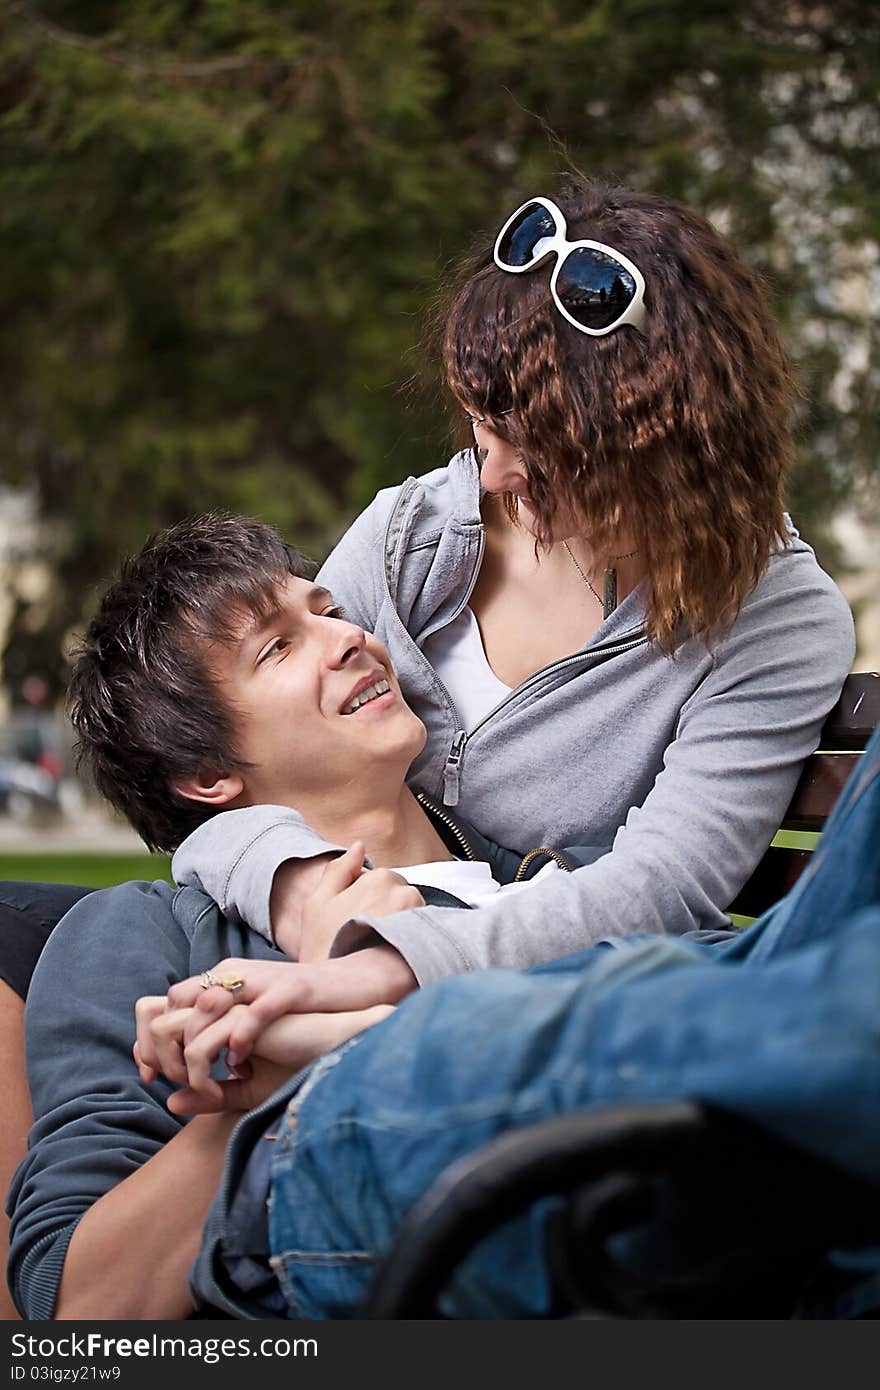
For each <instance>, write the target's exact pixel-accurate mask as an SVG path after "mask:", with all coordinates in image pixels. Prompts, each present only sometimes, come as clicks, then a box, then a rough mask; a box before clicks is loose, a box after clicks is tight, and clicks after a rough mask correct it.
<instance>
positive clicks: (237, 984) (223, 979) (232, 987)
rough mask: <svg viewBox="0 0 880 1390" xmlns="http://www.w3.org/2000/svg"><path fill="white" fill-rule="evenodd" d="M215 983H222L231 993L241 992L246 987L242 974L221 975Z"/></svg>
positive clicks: (222, 986) (223, 987)
mask: <svg viewBox="0 0 880 1390" xmlns="http://www.w3.org/2000/svg"><path fill="white" fill-rule="evenodd" d="M215 984H218V985H220V986H221V988H222V989H228V990H229V993H230V994H241V991H242V990H243V989H244V980H243V979H242V977H241V975H221V976H220V979H219V980H216V981H215Z"/></svg>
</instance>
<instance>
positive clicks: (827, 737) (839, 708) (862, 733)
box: [819, 671, 880, 752]
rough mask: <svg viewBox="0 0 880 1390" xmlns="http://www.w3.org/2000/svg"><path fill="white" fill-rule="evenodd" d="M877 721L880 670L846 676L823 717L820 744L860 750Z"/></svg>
mask: <svg viewBox="0 0 880 1390" xmlns="http://www.w3.org/2000/svg"><path fill="white" fill-rule="evenodd" d="M878 724H880V672H877V671H858V672H856V673H855V674H854V675H851V676H847V678H846V680H845V681H844V685H843V690H842V691H841V695H840V699H839V700H838V702H837V704H836V705H835V706H834V709H833V710H832V711H831V713H830V714H829V716H828V718H827V719H826V720H825V724H824V727H823V729H822V737H821V739H820V740H819V747H820V748H821V749H822V750H823V751H824V750H828V751H829V752H831V751H835V750H842V751H852V752H861V750H862V749H863V748H864V747H865V744H866V743H867V742H868V739H869V738H870V737H871V735H872V733H873V732H874V730H875V729H876V727H877V725H878Z"/></svg>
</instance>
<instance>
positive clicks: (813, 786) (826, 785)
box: [782, 753, 861, 830]
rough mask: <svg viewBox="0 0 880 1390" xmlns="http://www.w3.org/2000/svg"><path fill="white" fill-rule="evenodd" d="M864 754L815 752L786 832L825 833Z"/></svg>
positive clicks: (788, 815)
mask: <svg viewBox="0 0 880 1390" xmlns="http://www.w3.org/2000/svg"><path fill="white" fill-rule="evenodd" d="M860 757H861V754H860V753H814V754H813V756H812V757H811V758H809V759H808V760H807V762H806V764H805V766H804V770H803V772H802V773H801V776H800V781H799V782H798V784H797V787H796V788H795V793H794V796H793V797H792V799H791V803H790V805H789V808H788V810H787V811H786V813H785V819H784V820H783V822H782V829H783V830H821V829H822V827H823V825H824V824H825V820H826V818H827V817H828V816H829V815H830V814H831V809H832V807H833V806H834V803H835V801H836V800H837V798H838V796H839V795H840V793H841V790H842V788H843V784H844V782H845V781H846V779H847V777H848V776H849V774H850V773H851V772H852V770H853V768H854V767H855V765H856V763H857V762H858V760H859V758H860Z"/></svg>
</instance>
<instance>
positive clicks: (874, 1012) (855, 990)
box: [269, 732, 880, 1318]
mask: <svg viewBox="0 0 880 1390" xmlns="http://www.w3.org/2000/svg"><path fill="white" fill-rule="evenodd" d="M322 1073H323V1074H322ZM682 1098H690V1099H695V1100H699V1101H704V1102H709V1103H713V1104H715V1105H718V1106H720V1107H721V1108H723V1109H725V1110H727V1111H729V1112H731V1113H733V1114H736V1115H739V1116H742V1117H744V1118H746V1119H748V1120H751V1121H753V1122H756V1123H758V1124H759V1125H761V1126H763V1127H764V1128H765V1129H766V1130H768V1131H769V1132H770V1133H772V1134H775V1135H777V1136H779V1137H780V1138H782V1139H784V1140H787V1141H789V1142H790V1143H793V1144H795V1145H796V1146H799V1147H801V1148H802V1149H803V1150H804V1151H806V1152H807V1153H811V1154H814V1155H816V1156H818V1157H820V1158H824V1159H827V1160H829V1161H832V1162H834V1163H836V1164H838V1165H840V1167H841V1168H842V1169H843V1170H844V1171H845V1172H851V1173H854V1174H857V1175H859V1176H861V1177H865V1178H867V1179H868V1180H873V1179H875V1178H876V1177H877V1175H878V1174H880V732H878V733H876V734H875V735H874V737H873V738H872V740H871V743H870V744H869V747H868V749H867V751H866V753H865V755H864V757H863V758H862V759H861V760H860V765H859V766H858V768H857V769H856V771H855V773H854V774H853V776H852V777H851V778H850V780H849V782H848V784H847V786H846V788H845V789H844V792H843V794H842V796H841V799H840V801H839V803H838V806H837V807H836V808H835V811H834V814H833V816H832V817H831V819H830V820H829V822H828V826H827V828H826V832H825V835H824V836H823V839H822V842H821V847H820V849H819V850H818V851H817V852H816V854H815V857H814V860H813V863H812V864H811V866H810V868H809V869H808V870H807V871H806V873H805V874H804V875H802V877H801V879H800V880H799V882H798V883H797V884H796V885H795V887H794V889H793V890H792V892H791V893H790V894H788V896H787V897H786V898H784V899H783V900H782V901H781V902H780V903H779V904H778V905H777V906H776V907H774V908H772V909H771V910H770V911H769V912H768V913H766V914H765V915H764V917H763V918H761V919H760V920H759V921H758V922H757V923H755V925H754V926H753V927H751V928H750V929H748V930H747V931H745V932H744V933H742V935H741V936H740V937H739V938H738V939H737V940H735V941H734V942H732V943H729V944H726V945H719V946H708V945H699V944H696V943H690V942H687V941H682V940H680V939H670V938H643V939H640V940H637V941H633V942H626V943H618V949H607V948H606V949H601V948H596V949H593V950H590V951H586V952H583V953H580V954H579V955H577V956H572V957H569V958H568V959H567V960H565V961H560V962H556V963H554V965H553V966H552V967H551V968H543V969H536V970H533V971H526V972H514V971H500V970H492V971H483V972H480V973H479V974H474V975H469V976H459V977H456V978H453V979H449V980H446V981H443V982H440V983H438V984H435V985H432V986H430V987H428V988H426V989H424V990H423V991H420V992H419V993H418V994H415V995H413V996H411V997H410V998H409V999H407V1000H406V1001H405V1002H404V1003H403V1004H402V1005H401V1006H400V1008H398V1009H397V1010H396V1012H395V1013H394V1014H393V1015H392V1016H391V1017H390V1018H389V1019H387V1020H386V1021H385V1022H383V1023H382V1024H379V1025H378V1026H377V1027H375V1028H374V1029H372V1030H370V1031H369V1032H367V1033H365V1034H362V1035H361V1036H360V1037H359V1038H356V1039H354V1040H353V1041H352V1042H351V1043H349V1044H346V1046H345V1049H344V1050H343V1051H342V1053H341V1054H340V1053H339V1052H337V1053H335V1054H330V1055H329V1057H328V1058H327V1059H324V1061H322V1062H320V1063H318V1065H317V1068H316V1069H314V1070H313V1072H312V1076H311V1078H310V1084H309V1086H308V1088H307V1090H306V1091H305V1092H304V1093H303V1094H302V1095H301V1096H300V1097H299V1098H297V1097H294V1100H293V1101H292V1102H291V1104H290V1106H289V1107H288V1111H287V1115H286V1119H285V1122H284V1123H283V1124H282V1126H281V1130H280V1133H279V1135H278V1139H277V1142H276V1143H275V1145H274V1146H273V1151H274V1159H273V1165H272V1192H271V1199H270V1215H269V1227H270V1231H269V1235H270V1244H271V1249H272V1256H273V1261H272V1262H273V1267H274V1269H275V1272H276V1274H277V1276H278V1279H279V1281H280V1283H281V1287H282V1289H283V1291H284V1294H285V1297H286V1300H287V1304H288V1308H289V1315H290V1316H291V1317H307V1318H325V1317H344V1316H351V1315H352V1313H355V1312H356V1311H357V1309H358V1306H359V1304H360V1302H361V1300H362V1298H363V1296H364V1294H365V1292H366V1290H367V1287H368V1284H369V1280H370V1277H371V1275H372V1272H373V1269H374V1266H375V1261H376V1259H377V1257H378V1256H379V1255H381V1254H382V1252H383V1251H384V1250H385V1248H386V1247H387V1246H388V1244H389V1242H390V1240H391V1239H392V1237H393V1235H394V1233H395V1231H396V1229H397V1227H398V1225H399V1223H400V1221H401V1219H402V1217H403V1216H404V1214H405V1213H406V1212H407V1210H408V1209H409V1208H410V1206H411V1205H412V1204H413V1203H414V1202H415V1201H416V1200H417V1199H418V1198H419V1197H420V1196H421V1195H422V1194H423V1193H424V1192H425V1191H426V1190H427V1188H428V1186H429V1185H430V1184H431V1182H432V1181H433V1180H434V1179H435V1178H436V1177H437V1176H438V1175H439V1174H440V1173H441V1172H442V1170H443V1169H444V1168H445V1167H447V1165H448V1164H450V1163H451V1162H453V1161H454V1160H456V1159H458V1158H460V1157H461V1156H463V1155H464V1154H467V1153H470V1152H471V1151H473V1150H475V1149H476V1148H478V1147H479V1146H480V1145H482V1144H484V1143H485V1142H486V1141H487V1140H489V1139H491V1138H493V1137H494V1136H495V1135H497V1134H499V1133H501V1132H503V1131H505V1130H509V1129H513V1128H516V1127H518V1126H521V1125H527V1124H531V1123H532V1122H533V1121H536V1120H541V1119H544V1118H547V1117H550V1116H553V1115H559V1114H563V1113H566V1112H570V1111H574V1110H583V1109H586V1108H590V1107H597V1106H605V1105H609V1104H613V1103H617V1102H634V1101H652V1100H656V1101H663V1100H675V1099H682ZM814 1195H815V1194H813V1198H811V1200H813V1199H814ZM794 1196H795V1203H794V1205H795V1209H797V1194H794ZM718 1202H719V1210H720V1208H721V1207H722V1206H723V1203H724V1194H723V1192H719V1194H718ZM545 1210H546V1209H545V1207H543V1206H542V1205H541V1204H538V1205H537V1206H536V1207H534V1208H533V1209H532V1210H531V1211H530V1212H529V1213H527V1214H526V1215H525V1216H523V1217H522V1218H518V1219H516V1220H514V1221H512V1222H509V1223H508V1224H507V1226H506V1227H504V1228H503V1230H501V1231H499V1232H497V1233H496V1234H495V1235H493V1236H492V1237H491V1238H490V1239H488V1240H487V1241H485V1242H483V1244H482V1245H481V1246H480V1247H478V1249H477V1250H476V1251H475V1252H474V1253H473V1254H472V1255H471V1256H470V1258H469V1259H468V1260H467V1261H465V1263H464V1265H463V1266H462V1269H461V1271H460V1272H459V1274H458V1275H457V1276H456V1278H455V1279H454V1281H453V1282H452V1283H451V1284H450V1287H449V1290H448V1292H447V1295H446V1301H445V1303H444V1305H443V1311H444V1312H445V1313H446V1314H447V1315H451V1316H456V1317H478V1318H485V1317H514V1318H517V1317H540V1316H547V1315H552V1313H553V1312H554V1307H555V1305H554V1292H553V1290H552V1288H551V1287H550V1284H549V1280H548V1276H547V1273H546V1269H545V1260H544V1258H543V1239H544V1237H543V1224H544V1216H545ZM808 1211H809V1207H808V1203H807V1199H806V1197H805V1198H804V1204H803V1215H804V1218H805V1219H806V1218H807V1216H808ZM863 1262H864V1264H865V1266H866V1267H865V1269H864V1270H863V1275H864V1276H865V1280H866V1281H867V1282H863V1284H862V1288H863V1290H865V1292H863V1293H862V1294H861V1295H858V1294H855V1295H853V1298H852V1302H851V1304H850V1306H849V1308H846V1306H845V1305H843V1311H844V1312H845V1313H850V1314H853V1313H857V1312H858V1311H859V1310H860V1308H861V1307H862V1303H864V1306H868V1307H870V1306H876V1305H878V1304H880V1277H878V1275H877V1269H878V1267H880V1253H875V1254H870V1253H868V1254H866V1256H865V1257H864V1261H863ZM860 1278H861V1276H860ZM860 1298H861V1299H862V1302H861V1303H860V1301H859V1299H860ZM820 1315H823V1316H824V1315H825V1314H820Z"/></svg>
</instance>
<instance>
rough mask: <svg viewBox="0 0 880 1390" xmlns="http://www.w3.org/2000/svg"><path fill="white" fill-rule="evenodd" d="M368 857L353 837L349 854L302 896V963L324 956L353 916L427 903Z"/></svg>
mask: <svg viewBox="0 0 880 1390" xmlns="http://www.w3.org/2000/svg"><path fill="white" fill-rule="evenodd" d="M365 857H366V849H365V847H364V845H363V843H362V842H361V841H360V840H355V842H354V844H353V845H352V846H351V848H350V849H347V850H346V851H345V854H341V855H339V856H338V857H337V858H335V859H331V860H330V862H329V863H328V864H327V865H326V867H325V868H324V869H323V872H322V874H321V877H320V880H319V881H318V883H317V885H316V886H315V888H314V889H313V890H312V891H311V892H309V893H308V894H307V895H306V896H305V898H304V899H303V901H302V908H301V923H300V942H299V953H298V959H299V960H300V961H301V962H309V961H318V960H326V959H327V956H328V955H329V952H330V947H331V945H332V944H333V938H334V937H335V935H336V933H337V932H338V930H339V928H340V927H341V926H343V925H344V924H345V923H346V922H349V921H351V919H352V918H354V917H390V916H391V914H392V913H393V912H405V911H406V910H407V908H411V907H424V906H425V900H424V898H423V897H422V895H421V893H420V892H419V890H418V888H413V886H412V884H411V883H407V881H406V879H405V878H403V877H401V875H400V874H396V873H395V872H394V870H393V869H365V868H364V859H365ZM273 895H274V888H273Z"/></svg>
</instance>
